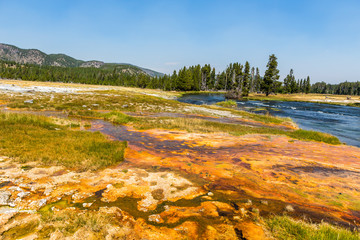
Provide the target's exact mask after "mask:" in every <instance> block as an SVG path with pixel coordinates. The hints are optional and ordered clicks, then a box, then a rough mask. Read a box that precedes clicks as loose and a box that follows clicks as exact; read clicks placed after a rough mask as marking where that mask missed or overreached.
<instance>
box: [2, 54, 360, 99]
mask: <svg viewBox="0 0 360 240" xmlns="http://www.w3.org/2000/svg"><path fill="white" fill-rule="evenodd" d="M0 78H3V79H22V80H30V81H52V82H66V83H70V82H71V83H84V84H97V85H114V86H126V87H139V88H152V89H162V90H166V91H173V90H176V91H220V90H221V91H226V92H227V96H228V97H230V98H240V97H243V96H247V95H248V93H251V92H255V93H265V94H271V93H309V92H312V93H330V94H348V95H359V93H360V88H359V85H360V84H359V82H357V83H349V82H345V83H341V84H334V85H330V84H326V83H323V82H322V83H316V84H313V85H312V86H311V85H310V78H309V77H307V78H306V79H298V80H295V77H294V74H293V70H290V73H289V74H288V75H287V76H286V78H285V79H284V81H283V82H280V81H279V70H278V69H277V58H276V57H275V55H271V56H270V57H269V62H268V64H267V70H266V71H265V74H264V76H263V77H262V76H260V72H259V69H258V68H255V67H250V64H249V62H246V63H245V64H244V65H242V64H240V63H231V64H229V65H228V66H227V68H226V69H225V70H224V71H222V72H218V73H216V70H215V68H214V67H211V65H210V64H205V65H204V66H200V65H196V66H191V67H184V68H182V69H180V70H179V71H174V72H173V73H172V74H171V75H164V76H161V77H151V76H149V75H147V74H145V73H143V72H139V71H136V69H132V68H131V67H129V69H124V67H116V66H115V67H113V68H106V69H99V68H93V67H91V68H90V67H89V68H84V67H54V66H40V65H33V64H19V63H15V62H5V61H0Z"/></svg>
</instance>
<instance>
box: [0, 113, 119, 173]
mask: <svg viewBox="0 0 360 240" xmlns="http://www.w3.org/2000/svg"><path fill="white" fill-rule="evenodd" d="M125 148H126V142H118V141H111V140H109V139H107V138H106V136H104V135H103V134H101V133H99V132H85V131H73V130H70V129H68V128H65V127H63V126H59V125H55V124H53V123H52V122H51V119H50V118H47V117H42V116H35V115H26V114H14V113H0V153H1V154H2V155H6V156H9V157H12V158H14V159H15V160H17V161H19V162H20V163H28V162H37V163H40V164H42V165H45V166H51V165H61V166H65V167H68V168H73V169H75V170H97V169H100V168H104V167H108V166H110V165H113V164H115V163H117V162H120V161H122V160H123V159H124V150H125Z"/></svg>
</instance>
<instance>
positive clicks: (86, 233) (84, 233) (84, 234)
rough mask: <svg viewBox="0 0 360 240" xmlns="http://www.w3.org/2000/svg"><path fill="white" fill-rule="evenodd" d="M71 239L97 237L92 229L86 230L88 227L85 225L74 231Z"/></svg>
mask: <svg viewBox="0 0 360 240" xmlns="http://www.w3.org/2000/svg"><path fill="white" fill-rule="evenodd" d="M72 239H76V240H78V239H79V240H80V239H81V240H83V239H89V240H90V239H94V240H95V239H98V238H96V236H95V234H94V233H93V232H92V231H90V230H88V229H86V228H85V227H82V228H79V229H78V230H77V231H76V232H75V233H74V235H73V236H72Z"/></svg>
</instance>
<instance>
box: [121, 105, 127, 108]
mask: <svg viewBox="0 0 360 240" xmlns="http://www.w3.org/2000/svg"><path fill="white" fill-rule="evenodd" d="M121 107H122V108H128V107H129V105H127V104H124V105H122V106H121Z"/></svg>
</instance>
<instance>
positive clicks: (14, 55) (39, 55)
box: [0, 43, 164, 77]
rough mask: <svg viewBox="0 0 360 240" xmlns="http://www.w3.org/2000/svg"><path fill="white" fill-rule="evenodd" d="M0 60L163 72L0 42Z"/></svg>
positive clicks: (59, 65) (130, 72) (153, 73)
mask: <svg viewBox="0 0 360 240" xmlns="http://www.w3.org/2000/svg"><path fill="white" fill-rule="evenodd" d="M0 60H3V61H11V62H15V63H20V64H36V65H40V66H54V67H83V68H86V67H94V68H99V69H109V68H114V67H116V68H119V69H121V71H122V72H127V73H129V74H147V75H149V76H152V77H154V76H163V75H164V74H162V73H159V72H156V71H153V70H150V69H146V68H141V67H138V66H134V65H131V64H125V63H104V62H102V61H97V60H93V61H82V60H78V59H75V58H72V57H70V56H68V55H65V54H46V53H44V52H42V51H40V50H37V49H21V48H18V47H16V46H13V45H8V44H3V43H0Z"/></svg>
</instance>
